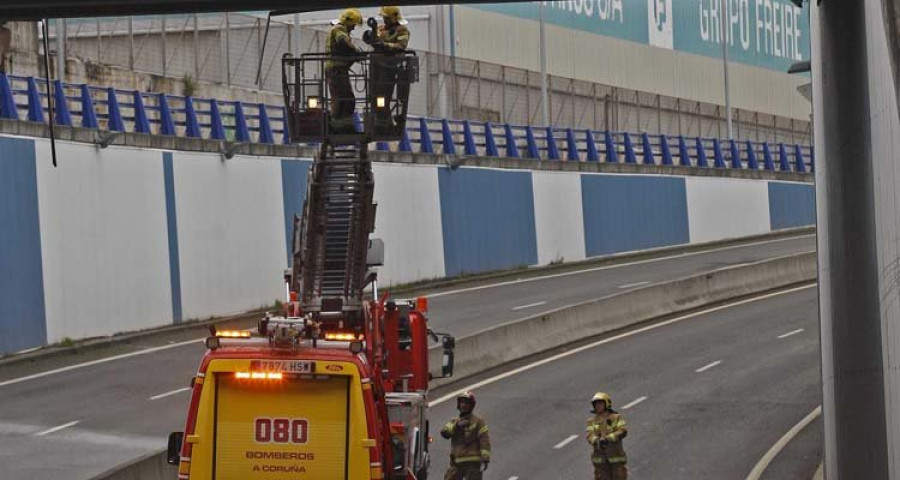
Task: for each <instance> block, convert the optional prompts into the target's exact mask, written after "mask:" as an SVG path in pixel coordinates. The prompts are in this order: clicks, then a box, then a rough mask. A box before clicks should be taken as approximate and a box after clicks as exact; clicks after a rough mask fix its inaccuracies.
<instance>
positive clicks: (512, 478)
mask: <svg viewBox="0 0 900 480" xmlns="http://www.w3.org/2000/svg"><path fill="white" fill-rule="evenodd" d="M509 480H519V477H509Z"/></svg>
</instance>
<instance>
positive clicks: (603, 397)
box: [591, 392, 612, 409]
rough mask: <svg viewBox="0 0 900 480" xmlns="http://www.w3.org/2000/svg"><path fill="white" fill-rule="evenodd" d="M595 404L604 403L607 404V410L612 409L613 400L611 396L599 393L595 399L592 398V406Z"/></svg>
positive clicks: (595, 395)
mask: <svg viewBox="0 0 900 480" xmlns="http://www.w3.org/2000/svg"><path fill="white" fill-rule="evenodd" d="M594 402H603V403H604V404H606V408H607V409H611V408H612V398H610V396H609V395H607V394H605V393H603V392H597V393H595V394H594V396H593V397H591V405H593V404H594Z"/></svg>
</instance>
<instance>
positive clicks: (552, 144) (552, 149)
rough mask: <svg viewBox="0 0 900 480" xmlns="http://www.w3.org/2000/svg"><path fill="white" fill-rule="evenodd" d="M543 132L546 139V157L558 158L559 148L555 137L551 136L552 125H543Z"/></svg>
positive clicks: (549, 158) (550, 158)
mask: <svg viewBox="0 0 900 480" xmlns="http://www.w3.org/2000/svg"><path fill="white" fill-rule="evenodd" d="M544 131H545V132H546V133H545V134H544V136H545V140H546V141H547V159H548V160H559V148H557V146H556V138H555V137H554V136H553V127H545V128H544Z"/></svg>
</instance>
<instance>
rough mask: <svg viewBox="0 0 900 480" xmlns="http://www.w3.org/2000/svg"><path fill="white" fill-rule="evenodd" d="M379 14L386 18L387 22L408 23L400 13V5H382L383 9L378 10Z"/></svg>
mask: <svg viewBox="0 0 900 480" xmlns="http://www.w3.org/2000/svg"><path fill="white" fill-rule="evenodd" d="M378 15H380V16H381V18H383V19H384V21H385V23H387V22H390V23H398V24H400V25H406V24H407V23H409V22H407V21H406V20H404V19H403V16H402V15H400V7H381V10H380V11H379V12H378Z"/></svg>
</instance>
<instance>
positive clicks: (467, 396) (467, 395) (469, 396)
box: [456, 391, 475, 408]
mask: <svg viewBox="0 0 900 480" xmlns="http://www.w3.org/2000/svg"><path fill="white" fill-rule="evenodd" d="M463 400H465V401H467V402H469V403H471V404H472V408H475V394H474V393H472V392H471V391H468V392H463V393H460V394H459V395H457V396H456V405H459V402H460V401H463Z"/></svg>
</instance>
